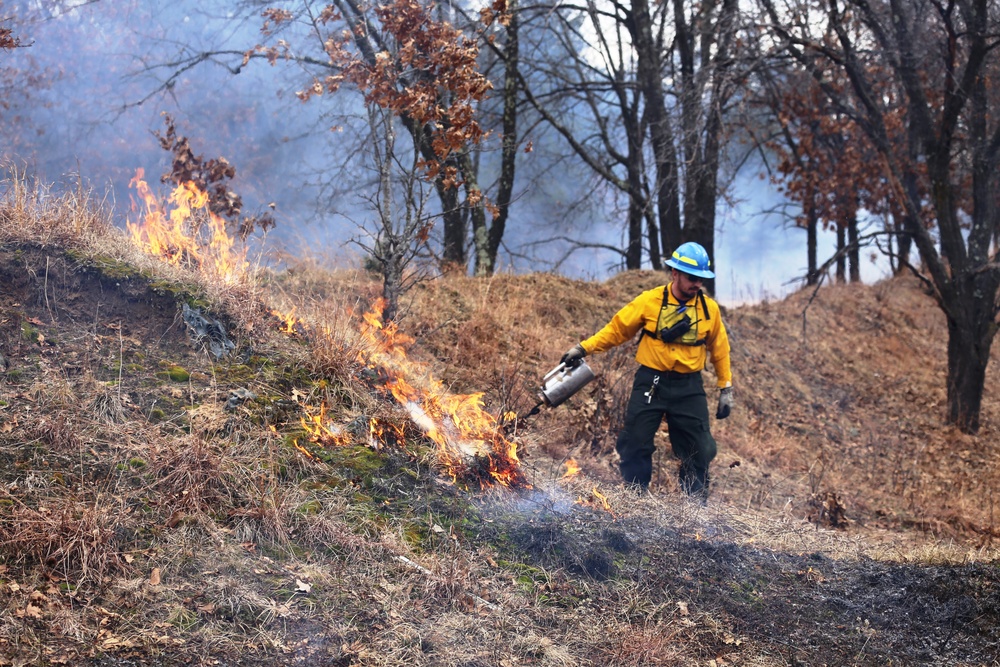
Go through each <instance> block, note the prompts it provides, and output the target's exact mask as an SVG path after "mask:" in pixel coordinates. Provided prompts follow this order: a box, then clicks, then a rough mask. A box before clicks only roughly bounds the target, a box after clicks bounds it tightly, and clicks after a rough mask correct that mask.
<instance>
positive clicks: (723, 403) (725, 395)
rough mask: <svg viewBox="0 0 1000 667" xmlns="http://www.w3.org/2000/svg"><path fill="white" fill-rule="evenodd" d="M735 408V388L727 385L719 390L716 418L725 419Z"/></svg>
mask: <svg viewBox="0 0 1000 667" xmlns="http://www.w3.org/2000/svg"><path fill="white" fill-rule="evenodd" d="M732 409H733V388H732V387H725V388H724V389H723V390H722V391H720V392H719V408H718V409H717V410H716V411H715V418H716V419H725V418H726V417H728V416H729V413H730V412H731V411H732Z"/></svg>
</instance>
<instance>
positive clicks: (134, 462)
mask: <svg viewBox="0 0 1000 667" xmlns="http://www.w3.org/2000/svg"><path fill="white" fill-rule="evenodd" d="M128 465H129V467H130V468H132V469H134V470H142V469H143V468H145V467H146V466H147V465H148V464H147V463H146V461H144V460H143V459H141V458H139V457H138V456H133V457H132V458H130V459H129V460H128Z"/></svg>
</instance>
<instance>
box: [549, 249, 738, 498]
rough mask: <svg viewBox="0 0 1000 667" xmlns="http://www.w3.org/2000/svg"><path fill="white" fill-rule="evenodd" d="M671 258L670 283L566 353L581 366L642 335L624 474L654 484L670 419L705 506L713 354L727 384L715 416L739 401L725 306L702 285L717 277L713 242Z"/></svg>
mask: <svg viewBox="0 0 1000 667" xmlns="http://www.w3.org/2000/svg"><path fill="white" fill-rule="evenodd" d="M666 264H667V266H669V267H670V282H669V283H668V284H667V285H665V286H663V287H656V288H654V289H651V290H648V291H646V292H643V293H642V294H640V295H639V296H637V297H636V298H635V299H633V300H632V302H631V303H629V304H628V305H626V306H625V307H624V308H622V309H621V310H619V311H618V312H617V313H616V314H615V316H614V317H613V318H611V321H610V322H608V323H607V324H606V325H605V326H604V328H603V329H601V330H600V331H598V332H597V333H596V334H594V335H593V336H591V337H590V338H588V339H586V340H584V341H582V342H580V343H578V344H576V345H574V346H573V347H572V348H571V349H570V350H569V351H568V352H566V354H564V355H563V356H562V362H563V363H565V364H567V365H569V366H574V365H576V364H579V362H580V360H581V359H582V358H583V357H584V356H586V355H588V354H596V353H598V352H604V351H605V350H608V349H610V348H612V347H615V346H617V345H621V344H622V343H625V342H626V341H629V340H631V339H632V338H633V337H635V335H636V334H637V333H639V334H640V335H641V339H640V341H639V349H638V351H637V352H636V355H635V359H636V361H637V362H639V369H638V370H637V371H636V373H635V379H634V381H633V383H632V394H631V396H630V398H629V402H628V407H627V408H626V412H625V425H624V427H623V428H622V431H621V432H620V433H619V435H618V441H617V443H616V446H615V448H616V449H617V451H618V455H619V456H620V457H621V462H620V464H619V469H620V470H621V474H622V478H623V479H624V480H625V482H626V483H627V484H634V485H636V486H637V487H638V488H639V490H640V491H642V492H644V491H645V490H646V489H647V488H648V486H649V481H650V479H651V478H652V474H653V452H654V451H656V447H655V445H654V444H653V436H654V434H655V433H656V430H657V429H658V428H659V426H660V423H661V422H662V421H663V418H664V417H666V419H667V427H668V429H669V433H670V446H671V449H672V450H673V453H674V455H675V456H676V457H677V458H678V459H679V460H680V470H679V479H680V486H681V489H682V490H683V491H685V492H686V493H688V494H689V495H691V496H694V497H695V498H697V499H698V500H700V501H701V502H702V503H703V504H704V503H705V501H706V500H707V498H708V483H709V478H708V466H709V463H710V462H711V461H712V459H713V458H715V451H716V444H715V439H714V438H713V437H712V433H711V431H710V430H709V423H708V398H707V396H706V394H705V388H704V385H703V383H702V376H701V370H702V369H703V368H704V367H705V362H706V360H707V359H708V357H709V355H711V359H712V365H713V366H714V367H715V373H716V376H717V378H718V386H719V389H720V392H719V404H718V407H717V409H716V411H715V417H716V419H725V418H726V417H728V416H729V413H730V411H731V410H732V407H733V389H732V386H733V383H732V379H733V376H732V372H731V370H730V366H729V336H728V335H727V333H726V327H725V324H723V322H722V315H721V313H720V311H719V304H718V303H716V302H715V300H714V299H712V298H711V297H708V296H706V295H705V293H704V292H703V291H702V289H701V288H702V281H704V280H705V279H709V278H714V277H715V274H714V273H713V272H712V271H711V268H710V267H711V261H710V260H709V257H708V253H707V252H706V251H705V248H703V247H702V246H701V245H699V244H697V243H691V242H689V243H684V244H683V245H681V246H680V247H679V248H677V250H675V251H674V253H673V255H672V256H671V258H670V259H669V260H667V262H666Z"/></svg>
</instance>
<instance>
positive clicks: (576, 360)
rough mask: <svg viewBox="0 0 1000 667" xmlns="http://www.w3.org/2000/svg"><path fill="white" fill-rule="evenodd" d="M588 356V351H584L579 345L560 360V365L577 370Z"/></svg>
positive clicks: (570, 349)
mask: <svg viewBox="0 0 1000 667" xmlns="http://www.w3.org/2000/svg"><path fill="white" fill-rule="evenodd" d="M585 356H587V351H586V350H585V349H583V345H580V344H579V343H577V344H576V345H574V346H573V347H571V348H569V350H568V351H567V352H566V354H564V355H563V356H562V359H560V360H559V363H560V364H566V365H567V366H569V367H570V368H576V367H577V366H579V365H580V360H581V359H583V358H584V357H585Z"/></svg>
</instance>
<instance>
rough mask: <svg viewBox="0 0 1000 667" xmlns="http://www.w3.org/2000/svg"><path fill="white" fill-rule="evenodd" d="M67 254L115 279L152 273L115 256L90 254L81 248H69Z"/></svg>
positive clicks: (141, 276)
mask: <svg viewBox="0 0 1000 667" xmlns="http://www.w3.org/2000/svg"><path fill="white" fill-rule="evenodd" d="M66 256H67V257H69V258H70V259H72V260H73V261H75V262H76V263H77V264H79V265H81V266H86V267H90V268H92V269H94V270H96V271H97V272H98V273H100V274H101V275H102V276H106V277H108V278H113V279H115V280H127V279H129V278H149V277H150V274H149V273H148V272H146V271H142V270H141V269H139V268H138V267H136V266H133V265H131V264H129V263H128V262H123V261H121V260H120V259H117V258H115V257H108V256H106V255H88V254H86V253H84V252H82V251H80V250H75V249H71V250H67V251H66Z"/></svg>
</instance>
